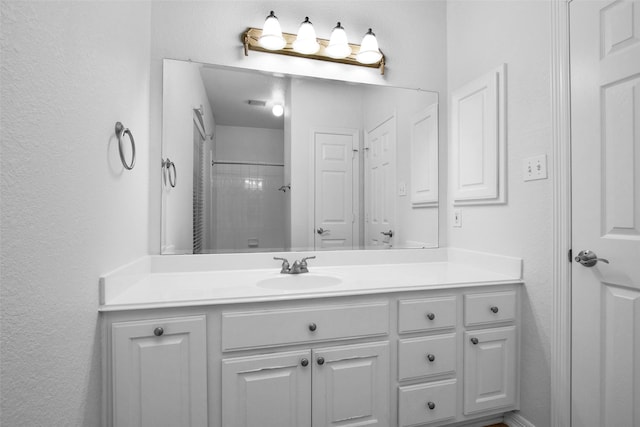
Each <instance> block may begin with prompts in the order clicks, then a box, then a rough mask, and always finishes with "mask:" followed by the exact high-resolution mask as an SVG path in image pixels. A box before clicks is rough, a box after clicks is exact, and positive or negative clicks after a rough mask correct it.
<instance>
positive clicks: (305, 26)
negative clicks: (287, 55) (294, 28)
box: [293, 16, 320, 55]
mask: <svg viewBox="0 0 640 427" xmlns="http://www.w3.org/2000/svg"><path fill="white" fill-rule="evenodd" d="M319 49H320V45H319V44H318V40H316V30H315V29H314V28H313V25H312V24H311V21H309V17H308V16H307V17H305V18H304V21H303V22H302V24H300V28H299V29H298V36H297V37H296V40H295V41H294V42H293V50H295V51H296V52H298V53H302V54H305V55H310V54H312V53H316V52H317V51H318V50H319Z"/></svg>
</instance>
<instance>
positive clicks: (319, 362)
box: [318, 357, 324, 365]
mask: <svg viewBox="0 0 640 427" xmlns="http://www.w3.org/2000/svg"><path fill="white" fill-rule="evenodd" d="M318 365H324V357H318Z"/></svg>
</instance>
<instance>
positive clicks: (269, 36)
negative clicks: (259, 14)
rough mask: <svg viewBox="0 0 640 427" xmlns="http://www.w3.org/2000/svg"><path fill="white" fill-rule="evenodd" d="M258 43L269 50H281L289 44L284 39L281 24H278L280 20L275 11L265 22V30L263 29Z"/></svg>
mask: <svg viewBox="0 0 640 427" xmlns="http://www.w3.org/2000/svg"><path fill="white" fill-rule="evenodd" d="M258 43H259V44H260V46H262V47H263V48H265V49H267V50H280V49H282V48H283V47H285V45H286V44H287V42H286V41H285V40H284V38H283V37H282V29H280V22H278V18H277V17H276V15H275V14H274V13H273V10H272V11H271V13H270V14H269V16H267V19H266V20H265V21H264V28H263V29H262V35H261V36H260V38H259V39H258Z"/></svg>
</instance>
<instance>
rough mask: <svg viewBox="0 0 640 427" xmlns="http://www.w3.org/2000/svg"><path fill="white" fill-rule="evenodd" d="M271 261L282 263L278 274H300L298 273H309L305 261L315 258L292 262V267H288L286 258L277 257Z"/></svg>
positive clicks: (309, 257) (310, 257)
mask: <svg viewBox="0 0 640 427" xmlns="http://www.w3.org/2000/svg"><path fill="white" fill-rule="evenodd" d="M273 259H277V260H279V261H282V268H281V269H280V273H282V274H300V273H308V272H309V268H308V266H307V260H308V259H315V256H308V257H305V258H302V259H301V260H300V261H298V260H296V261H294V262H293V265H292V266H289V260H287V259H286V258H278V257H275V256H274V257H273Z"/></svg>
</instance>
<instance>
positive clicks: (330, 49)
mask: <svg viewBox="0 0 640 427" xmlns="http://www.w3.org/2000/svg"><path fill="white" fill-rule="evenodd" d="M325 52H326V53H327V55H329V56H330V57H332V58H334V59H342V58H346V57H347V56H349V55H351V47H349V43H348V42H347V33H346V31H345V30H344V28H343V27H342V25H340V23H339V22H338V24H337V25H336V26H335V28H334V29H333V31H332V32H331V38H330V39H329V45H328V46H327V47H326V48H325Z"/></svg>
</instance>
